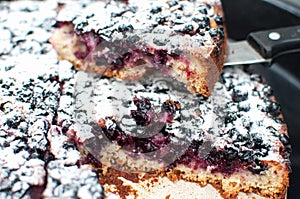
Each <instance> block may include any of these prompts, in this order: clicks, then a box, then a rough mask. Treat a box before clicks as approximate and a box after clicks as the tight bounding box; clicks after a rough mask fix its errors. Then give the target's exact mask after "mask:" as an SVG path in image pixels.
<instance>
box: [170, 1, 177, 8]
mask: <svg viewBox="0 0 300 199" xmlns="http://www.w3.org/2000/svg"><path fill="white" fill-rule="evenodd" d="M168 5H169V6H170V7H173V6H176V5H178V1H176V0H174V1H170V2H168Z"/></svg>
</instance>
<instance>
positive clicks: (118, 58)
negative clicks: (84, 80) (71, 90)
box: [50, 0, 226, 96]
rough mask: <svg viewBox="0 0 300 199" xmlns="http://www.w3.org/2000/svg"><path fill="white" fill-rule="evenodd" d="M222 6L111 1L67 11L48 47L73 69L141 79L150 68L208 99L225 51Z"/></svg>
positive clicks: (209, 0) (199, 1) (206, 0)
mask: <svg viewBox="0 0 300 199" xmlns="http://www.w3.org/2000/svg"><path fill="white" fill-rule="evenodd" d="M223 23H224V22H223V12H222V8H221V2H220V1H217V0H196V1H187V0H186V1H183V0H182V1H169V0H164V1H139V0H130V1H128V2H124V1H109V2H102V1H100V2H89V3H88V4H75V5H74V4H71V5H65V7H64V8H62V10H61V11H60V12H59V15H58V17H57V23H56V27H57V29H56V32H55V33H54V35H53V36H52V37H51V40H50V41H51V43H52V44H53V46H54V48H55V49H56V50H57V52H58V54H59V57H60V58H61V59H66V60H69V61H71V62H72V63H73V64H74V65H75V67H76V68H77V69H81V70H88V71H93V72H97V73H99V74H101V75H105V76H108V77H112V76H115V77H117V78H120V79H140V78H141V77H142V76H143V75H144V74H145V73H146V71H147V70H149V68H151V69H155V70H160V71H161V73H162V74H163V75H166V76H172V77H174V78H175V79H177V80H179V81H181V82H184V83H185V84H186V86H187V88H188V90H189V91H190V92H192V93H200V94H203V95H204V96H209V95H210V93H211V91H212V89H213V86H214V84H215V83H216V81H217V80H218V78H219V75H220V74H221V72H222V67H223V63H224V60H225V51H226V34H225V30H224V25H223Z"/></svg>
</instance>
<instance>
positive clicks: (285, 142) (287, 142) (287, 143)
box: [279, 133, 292, 153]
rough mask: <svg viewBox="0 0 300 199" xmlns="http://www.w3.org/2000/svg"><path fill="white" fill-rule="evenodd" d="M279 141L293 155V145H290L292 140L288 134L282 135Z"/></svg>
mask: <svg viewBox="0 0 300 199" xmlns="http://www.w3.org/2000/svg"><path fill="white" fill-rule="evenodd" d="M279 140H280V141H281V142H282V144H283V145H284V146H285V148H286V150H287V151H288V152H289V153H291V152H292V145H291V143H290V138H289V136H288V135H287V134H283V133H282V134H280V135H279Z"/></svg>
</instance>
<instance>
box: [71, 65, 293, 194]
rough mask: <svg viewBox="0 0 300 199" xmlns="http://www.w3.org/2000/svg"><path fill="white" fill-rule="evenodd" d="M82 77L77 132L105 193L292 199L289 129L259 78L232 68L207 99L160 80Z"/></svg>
mask: <svg viewBox="0 0 300 199" xmlns="http://www.w3.org/2000/svg"><path fill="white" fill-rule="evenodd" d="M81 73H82V77H81V78H82V79H81V80H83V79H85V81H78V85H77V89H79V90H78V95H76V96H77V101H78V102H79V103H78V104H77V105H76V103H75V107H76V108H75V109H76V111H75V112H76V114H75V115H76V116H75V118H80V119H79V120H77V121H76V123H77V125H78V126H75V128H74V127H72V128H73V129H72V128H71V133H72V135H74V133H75V132H76V135H77V136H78V137H79V138H80V139H79V140H81V142H82V143H81V147H83V148H84V149H86V150H87V151H88V152H89V154H90V155H92V156H93V157H94V158H95V159H97V160H98V161H100V162H101V165H100V166H99V164H97V165H95V168H98V169H99V181H100V183H101V184H102V185H103V186H104V188H105V190H106V194H107V195H109V194H115V195H117V196H118V197H120V198H149V197H150V198H225V199H229V198H230V199H231V198H257V199H258V198H282V199H284V198H285V197H286V193H287V187H288V186H289V173H290V162H289V154H290V152H291V146H290V144H289V141H288V140H289V138H288V134H287V128H286V124H285V123H284V121H283V117H282V115H281V111H280V107H279V105H278V104H277V103H276V101H275V99H274V97H273V96H272V92H271V89H270V87H269V86H267V85H265V84H263V83H262V82H261V79H260V78H259V76H257V75H255V74H251V75H250V74H249V73H248V72H245V71H243V70H242V69H240V68H226V69H224V70H223V74H222V75H221V77H222V80H223V82H217V83H216V86H215V88H214V91H213V92H212V95H211V96H210V97H209V98H205V97H203V96H201V95H191V94H190V93H189V92H186V91H185V89H184V85H183V84H182V83H179V82H176V81H175V82H174V81H173V80H172V78H166V77H159V75H157V74H152V75H150V76H149V77H148V79H145V80H141V81H120V80H116V79H114V78H100V77H97V76H94V75H92V74H87V73H84V72H79V73H78V75H80V74H81ZM85 82H89V84H88V86H87V85H86V83H85ZM80 84H82V87H81V85H80ZM80 88H82V89H80ZM82 102H84V106H83V104H82ZM87 104H89V105H90V106H85V105H87ZM80 107H81V108H80ZM86 108H87V109H86ZM83 113H84V117H83ZM78 116H80V117H78ZM83 121H89V122H83ZM87 127H88V128H87ZM87 132H88V133H87Z"/></svg>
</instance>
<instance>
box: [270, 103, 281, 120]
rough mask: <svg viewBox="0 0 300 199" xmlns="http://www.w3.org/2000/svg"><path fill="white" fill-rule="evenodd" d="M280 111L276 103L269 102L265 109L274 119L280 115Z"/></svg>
mask: <svg viewBox="0 0 300 199" xmlns="http://www.w3.org/2000/svg"><path fill="white" fill-rule="evenodd" d="M280 111H281V108H280V105H279V104H278V103H276V102H271V103H270V104H269V106H268V107H267V112H268V113H270V114H271V115H272V116H274V117H277V116H278V115H279V114H280Z"/></svg>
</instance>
